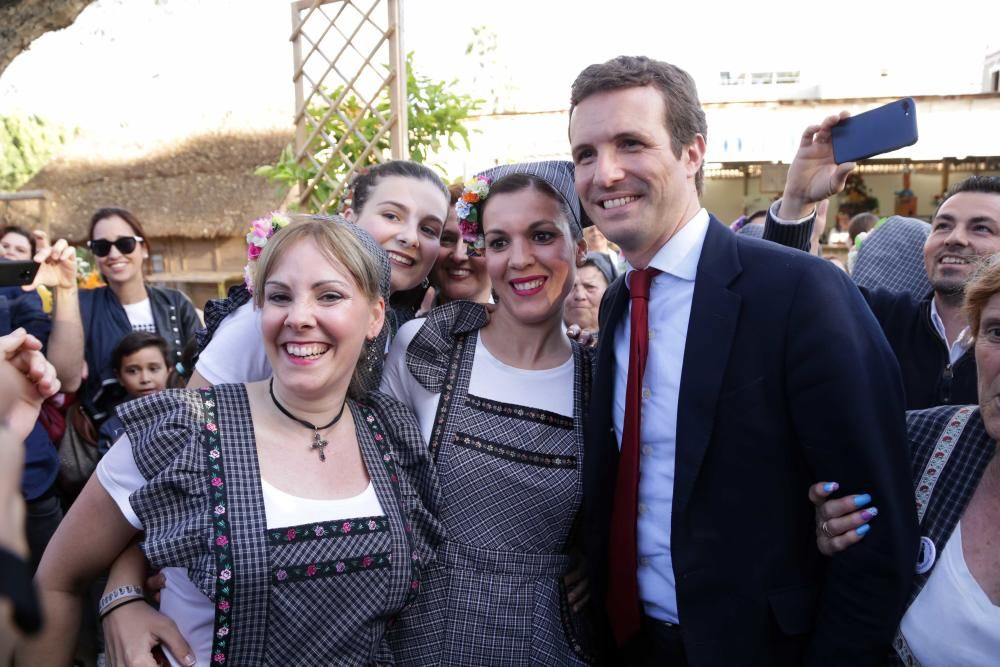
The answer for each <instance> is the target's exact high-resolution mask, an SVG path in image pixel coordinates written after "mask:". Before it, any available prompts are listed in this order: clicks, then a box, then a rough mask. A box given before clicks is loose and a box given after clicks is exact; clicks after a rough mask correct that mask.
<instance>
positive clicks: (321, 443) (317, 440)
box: [309, 429, 330, 461]
mask: <svg viewBox="0 0 1000 667" xmlns="http://www.w3.org/2000/svg"><path fill="white" fill-rule="evenodd" d="M328 444H330V443H328V442H327V441H326V439H325V438H324V437H323V436H321V435H320V434H319V429H316V430H315V431H313V443H312V444H311V445H310V446H309V449H315V450H317V451H319V460H320V461H326V452H325V451H323V449H324V448H325V447H326V446H327V445H328Z"/></svg>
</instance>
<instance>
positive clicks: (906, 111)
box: [903, 102, 910, 116]
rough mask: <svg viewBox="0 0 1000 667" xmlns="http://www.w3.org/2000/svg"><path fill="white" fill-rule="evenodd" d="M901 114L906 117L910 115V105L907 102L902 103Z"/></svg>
mask: <svg viewBox="0 0 1000 667" xmlns="http://www.w3.org/2000/svg"><path fill="white" fill-rule="evenodd" d="M903 113H904V114H906V115H907V116H909V115H910V103H909V102H903Z"/></svg>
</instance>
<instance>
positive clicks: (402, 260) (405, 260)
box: [389, 252, 413, 266]
mask: <svg viewBox="0 0 1000 667" xmlns="http://www.w3.org/2000/svg"><path fill="white" fill-rule="evenodd" d="M389 259H391V260H393V261H395V262H398V263H399V264H403V265H404V266H413V260H412V259H410V258H409V257H407V256H406V255H400V254H399V253H398V252H390V253H389Z"/></svg>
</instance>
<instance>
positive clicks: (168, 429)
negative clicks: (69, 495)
mask: <svg viewBox="0 0 1000 667" xmlns="http://www.w3.org/2000/svg"><path fill="white" fill-rule="evenodd" d="M214 400H215V402H216V406H215V407H216V415H217V425H218V431H219V435H220V441H221V443H222V444H221V445H219V449H220V450H221V456H222V459H223V460H224V461H225V466H224V468H225V473H224V477H225V478H224V480H222V486H224V488H225V489H226V493H227V500H226V503H227V509H226V513H225V515H226V517H228V520H229V522H230V535H231V542H232V544H233V550H232V554H233V568H232V569H233V572H232V578H231V580H230V581H231V582H232V583H233V585H234V592H233V593H232V612H231V613H232V616H231V619H232V622H231V625H230V629H231V632H230V633H229V635H228V637H229V642H230V643H229V645H228V649H227V655H226V661H227V664H236V665H257V664H261V665H345V666H347V665H351V666H354V665H369V664H379V665H382V664H386V665H388V664H393V658H392V654H391V651H390V650H389V647H388V644H387V642H386V641H385V637H384V633H385V628H386V625H387V624H388V622H389V619H391V618H392V617H393V616H395V615H396V614H398V613H399V612H400V611H401V610H402V609H403V607H404V606H405V605H406V604H408V603H409V602H410V601H411V600H412V599H413V598H414V595H415V593H416V591H417V590H418V589H419V586H420V573H421V570H422V569H423V568H424V566H425V565H426V564H427V562H428V561H429V560H430V559H431V558H432V557H433V553H434V549H435V547H436V546H437V544H438V543H439V542H440V541H441V539H442V537H443V532H442V527H441V524H440V523H439V522H438V521H437V520H436V519H435V518H434V516H433V515H432V514H431V513H430V512H429V511H428V510H427V508H426V507H425V506H424V504H423V502H422V498H427V501H428V504H429V505H431V506H433V505H435V503H439V498H438V493H439V492H438V489H437V484H436V478H435V476H434V471H433V466H432V465H431V463H430V458H429V454H428V452H427V448H426V446H425V445H424V444H423V441H422V439H421V438H420V435H419V427H418V426H417V424H416V420H415V419H414V417H413V415H412V414H411V413H410V412H409V411H408V410H407V409H406V408H405V407H403V406H402V405H401V404H399V403H398V402H396V401H394V400H393V399H391V398H389V397H387V396H383V395H380V394H374V393H373V394H371V395H370V396H368V397H366V399H365V400H364V401H363V402H361V403H356V402H354V401H350V402H349V405H350V407H351V414H352V417H353V419H354V422H355V429H356V435H357V439H358V444H359V446H360V448H361V453H362V457H363V460H364V462H365V465H366V467H367V469H368V472H369V476H370V477H371V480H372V484H373V485H374V488H375V492H376V494H377V496H378V498H379V502H380V503H381V505H382V508H383V511H384V512H385V513H386V518H387V520H388V530H387V531H385V530H383V531H381V532H364V531H355V532H354V533H353V534H341V535H334V534H333V531H330V532H329V534H327V535H324V536H323V538H322V539H321V538H320V536H319V535H318V534H317V531H316V526H314V525H313V524H308V525H301V526H290V527H284V528H281V529H272V530H268V529H267V522H266V517H265V515H264V502H263V496H262V495H261V489H260V481H259V480H260V470H259V467H258V463H257V455H256V445H255V441H254V432H253V422H252V417H251V414H250V407H249V403H248V402H247V398H246V392H245V389H244V387H243V385H219V386H218V387H215V388H214ZM205 415H206V410H205V408H204V403H203V397H202V395H200V394H199V393H198V392H193V391H186V390H175V391H168V392H161V393H159V394H156V395H154V396H151V397H148V398H145V399H140V400H137V401H132V402H130V403H128V404H126V405H125V406H123V409H122V410H121V413H120V416H121V419H122V421H123V422H124V424H125V429H126V432H127V433H128V434H129V437H130V439H131V440H132V443H133V448H134V455H135V460H136V462H137V465H138V466H139V469H140V472H141V473H142V474H143V476H144V477H146V479H147V480H148V483H147V484H146V485H145V486H144V487H143V488H142V489H140V490H138V491H136V492H135V493H134V494H133V495H132V498H131V502H132V505H133V508H134V509H135V511H136V513H137V515H138V516H139V517H140V520H141V521H142V522H143V526H144V527H145V529H146V540H145V542H144V545H143V546H144V549H145V551H146V553H147V555H148V556H149V557H150V560H151V561H152V562H153V563H154V565H155V566H157V567H164V566H168V565H173V566H178V565H179V566H184V567H187V568H188V569H189V572H190V576H191V578H192V581H193V582H194V583H195V584H196V585H198V587H199V589H201V590H202V592H204V593H205V594H206V595H207V596H208V597H209V598H211V599H213V600H214V599H217V598H216V595H215V593H216V591H215V581H216V579H217V576H218V573H217V572H215V565H214V561H213V559H212V535H213V532H212V530H213V525H212V524H213V521H214V517H213V510H214V508H213V503H212V501H211V495H210V489H211V485H210V479H209V477H210V476H209V475H208V466H207V463H206V462H207V461H208V460H210V459H209V454H210V453H209V452H207V451H206V449H207V448H206V447H205V446H204V445H203V443H202V440H201V439H200V438H199V434H200V433H201V430H202V427H203V425H204V423H205ZM303 433H304V436H307V435H308V433H306V432H305V431H303ZM382 434H384V435H382ZM307 440H308V438H304V440H303V443H306V442H307ZM411 480H412V481H413V483H411ZM335 523H336V522H335ZM289 531H291V532H289ZM269 533H271V534H277V535H278V536H281V535H285V536H286V538H285V539H278V540H277V541H276V540H275V537H274V536H269ZM310 533H311V534H310ZM301 535H306V536H308V537H309V538H310V539H306V540H301V541H298V542H296V541H295V539H296V536H301ZM286 540H287V541H286ZM365 557H370V558H372V561H371V562H373V563H374V565H372V566H369V565H364V566H357V567H355V568H354V570H351V569H350V563H351V562H357V563H361V562H367V561H364V558H365ZM380 557H381V558H382V560H378V559H379V558H380ZM385 559H387V560H385ZM324 563H325V564H327V567H326V569H325V570H323V569H319V573H318V574H316V570H313V574H301V573H302V572H309V570H308V567H309V566H310V565H311V566H314V567H315V566H317V565H318V566H320V567H322V566H323V564H324ZM344 563H347V564H348V568H347V569H346V572H344V573H340V572H338V569H337V567H338V566H339V565H340V566H342V565H343V564H344ZM380 563H382V564H381V565H380ZM296 571H298V572H299V573H300V574H299V576H298V577H296V576H294V573H295V572H296ZM279 572H280V573H281V574H278V573H279ZM324 572H329V574H324ZM289 573H293V574H292V575H289ZM314 575H315V576H314ZM217 630H218V628H217Z"/></svg>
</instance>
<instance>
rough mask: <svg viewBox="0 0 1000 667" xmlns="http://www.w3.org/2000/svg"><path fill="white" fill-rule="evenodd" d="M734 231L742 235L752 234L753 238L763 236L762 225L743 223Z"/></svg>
mask: <svg viewBox="0 0 1000 667" xmlns="http://www.w3.org/2000/svg"><path fill="white" fill-rule="evenodd" d="M736 233H737V234H742V235H743V236H752V237H753V238H755V239H762V238H764V225H758V224H753V225H743V226H742V227H740V229H739V231H737V232H736Z"/></svg>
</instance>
